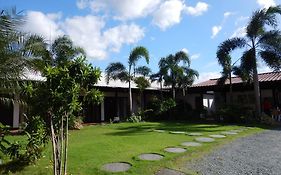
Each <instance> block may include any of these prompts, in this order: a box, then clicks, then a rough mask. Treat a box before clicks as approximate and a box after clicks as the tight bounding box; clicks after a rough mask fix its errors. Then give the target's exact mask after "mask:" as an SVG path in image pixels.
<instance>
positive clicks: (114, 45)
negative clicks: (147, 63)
mask: <svg viewBox="0 0 281 175" xmlns="http://www.w3.org/2000/svg"><path fill="white" fill-rule="evenodd" d="M27 16H28V18H27V25H26V26H25V27H24V30H25V31H30V32H33V33H36V34H40V35H42V36H44V37H45V38H47V39H48V38H49V36H50V34H51V35H52V40H54V38H56V37H57V36H60V35H64V34H66V35H69V36H70V38H71V39H72V40H73V42H74V44H75V45H77V46H80V47H82V48H84V49H85V51H86V53H87V55H88V57H89V58H92V59H105V58H106V57H107V56H108V54H109V53H110V52H119V50H120V49H121V47H122V46H123V45H124V44H135V43H137V42H138V41H139V40H141V39H142V38H143V37H144V35H145V33H144V29H143V28H141V27H140V26H138V25H136V24H133V23H132V24H121V25H117V26H113V27H111V28H106V27H105V26H106V22H105V21H104V19H103V18H102V17H97V16H93V15H87V16H74V17H70V18H67V19H66V20H64V21H62V20H60V21H59V20H58V19H59V17H60V16H59V14H43V13H42V12H34V11H31V12H28V15H27Z"/></svg>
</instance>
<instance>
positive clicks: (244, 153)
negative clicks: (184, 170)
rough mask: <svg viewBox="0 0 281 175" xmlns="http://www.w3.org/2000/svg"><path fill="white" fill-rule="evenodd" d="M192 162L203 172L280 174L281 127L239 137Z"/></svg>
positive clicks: (207, 174)
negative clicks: (280, 128)
mask: <svg viewBox="0 0 281 175" xmlns="http://www.w3.org/2000/svg"><path fill="white" fill-rule="evenodd" d="M191 166H192V169H194V170H195V171H196V172H198V174H203V175H238V174H239V175H244V174H245V175H280V174H281V130H270V131H265V132H263V133H259V134H255V135H252V136H249V137H244V138H240V139H237V140H235V141H234V142H232V143H231V144H228V145H225V146H223V147H222V148H220V149H218V150H217V151H215V152H213V153H211V154H210V155H209V156H206V157H205V158H203V159H202V160H200V161H198V162H195V163H193V165H191Z"/></svg>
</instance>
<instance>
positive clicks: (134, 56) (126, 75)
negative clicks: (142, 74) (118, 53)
mask: <svg viewBox="0 0 281 175" xmlns="http://www.w3.org/2000/svg"><path fill="white" fill-rule="evenodd" d="M141 58H144V59H145V61H146V63H147V64H149V53H148V50H147V49H146V48H145V47H142V46H139V47H136V48H134V49H133V50H132V51H131V53H130V56H129V59H128V64H129V65H128V66H129V69H128V70H127V69H126V67H125V66H124V65H123V64H122V63H120V62H115V63H110V64H109V65H108V66H107V67H106V69H105V72H106V80H107V83H109V80H110V79H113V80H116V79H120V80H121V81H123V82H128V83H129V106H130V115H132V114H133V100H132V89H131V81H132V80H133V78H134V76H135V73H136V70H137V69H138V68H137V67H136V66H137V62H138V61H139V59H141Z"/></svg>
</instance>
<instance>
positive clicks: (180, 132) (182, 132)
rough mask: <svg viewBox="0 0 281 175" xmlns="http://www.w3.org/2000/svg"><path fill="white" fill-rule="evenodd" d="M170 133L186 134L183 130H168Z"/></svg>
mask: <svg viewBox="0 0 281 175" xmlns="http://www.w3.org/2000/svg"><path fill="white" fill-rule="evenodd" d="M170 133H171V134H186V132H184V131H170Z"/></svg>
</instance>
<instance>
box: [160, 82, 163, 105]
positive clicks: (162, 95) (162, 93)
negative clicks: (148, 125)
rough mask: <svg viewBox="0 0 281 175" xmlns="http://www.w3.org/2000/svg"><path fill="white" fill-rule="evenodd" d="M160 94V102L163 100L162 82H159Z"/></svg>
mask: <svg viewBox="0 0 281 175" xmlns="http://www.w3.org/2000/svg"><path fill="white" fill-rule="evenodd" d="M160 93H161V101H162V100H163V87H162V81H161V82H160Z"/></svg>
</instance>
